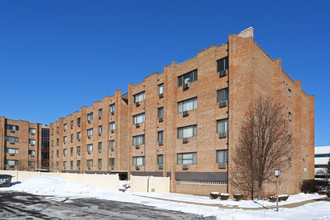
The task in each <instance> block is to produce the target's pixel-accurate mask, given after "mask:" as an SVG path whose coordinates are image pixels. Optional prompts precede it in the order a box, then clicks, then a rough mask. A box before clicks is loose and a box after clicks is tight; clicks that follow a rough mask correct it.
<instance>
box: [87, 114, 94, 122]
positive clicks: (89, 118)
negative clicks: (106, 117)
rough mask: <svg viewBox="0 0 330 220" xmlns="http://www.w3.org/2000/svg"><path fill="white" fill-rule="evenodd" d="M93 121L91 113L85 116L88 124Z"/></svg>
mask: <svg viewBox="0 0 330 220" xmlns="http://www.w3.org/2000/svg"><path fill="white" fill-rule="evenodd" d="M92 119H93V112H92V113H89V114H88V115H87V121H88V122H90V121H91V120H92Z"/></svg>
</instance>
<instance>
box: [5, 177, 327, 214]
mask: <svg viewBox="0 0 330 220" xmlns="http://www.w3.org/2000/svg"><path fill="white" fill-rule="evenodd" d="M124 184H129V183H128V182H127V183H124V182H123V183H122V186H121V188H123V185H124ZM4 190H15V191H21V192H27V193H32V194H37V195H48V196H51V197H49V198H50V199H56V200H58V201H63V200H64V199H65V200H68V199H76V198H91V197H92V198H98V199H106V200H114V201H119V202H130V203H139V204H144V205H149V206H155V207H157V208H161V209H168V210H173V211H182V212H187V213H193V214H198V215H203V216H216V217H217V219H219V220H222V219H223V220H227V219H228V220H233V219H247V220H249V219H253V220H254V219H265V218H267V219H271V220H275V219H276V220H278V219H299V220H304V219H320V220H321V219H322V220H327V219H329V220H330V201H320V202H313V203H309V204H306V205H303V206H300V207H297V208H280V210H279V212H276V211H274V209H273V208H270V209H261V210H244V209H241V208H219V207H217V206H208V204H209V205H210V204H222V205H227V206H234V207H235V206H239V207H250V208H251V207H255V206H257V204H254V203H253V202H251V201H240V202H236V201H233V200H228V201H220V200H211V199H210V198H209V197H205V196H204V197H203V196H193V195H185V194H177V193H137V194H131V193H128V192H121V191H116V192H115V191H105V190H102V189H99V188H96V187H94V186H90V185H86V184H80V183H74V182H71V181H69V180H66V179H63V178H61V177H55V176H38V177H33V178H30V179H27V180H25V181H22V183H20V184H15V185H13V186H11V187H8V188H0V191H4ZM138 195H144V196H151V197H157V198H166V199H172V200H179V201H189V202H191V201H193V202H197V203H202V204H205V205H195V204H187V203H184V202H173V201H164V200H157V199H152V198H145V197H140V196H138ZM313 198H320V196H318V195H308V194H307V195H305V194H298V195H293V196H290V197H289V199H288V201H287V202H286V203H285V202H281V203H280V204H289V203H294V202H299V201H303V200H309V199H313ZM259 202H263V203H266V201H259ZM272 204H273V203H272ZM259 207H261V206H260V205H259Z"/></svg>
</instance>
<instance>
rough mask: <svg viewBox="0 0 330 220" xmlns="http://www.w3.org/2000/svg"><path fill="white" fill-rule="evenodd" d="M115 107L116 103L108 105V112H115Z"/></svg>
mask: <svg viewBox="0 0 330 220" xmlns="http://www.w3.org/2000/svg"><path fill="white" fill-rule="evenodd" d="M115 108H116V105H115V104H112V105H110V113H111V114H112V115H113V114H115Z"/></svg>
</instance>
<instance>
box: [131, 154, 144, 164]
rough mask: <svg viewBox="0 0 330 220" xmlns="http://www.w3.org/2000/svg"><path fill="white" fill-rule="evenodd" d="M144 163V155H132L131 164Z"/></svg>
mask: <svg viewBox="0 0 330 220" xmlns="http://www.w3.org/2000/svg"><path fill="white" fill-rule="evenodd" d="M143 165H144V156H140V157H133V166H143Z"/></svg>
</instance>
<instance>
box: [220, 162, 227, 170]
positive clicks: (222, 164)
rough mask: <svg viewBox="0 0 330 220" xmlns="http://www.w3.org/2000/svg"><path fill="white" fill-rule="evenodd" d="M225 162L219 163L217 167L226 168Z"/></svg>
mask: <svg viewBox="0 0 330 220" xmlns="http://www.w3.org/2000/svg"><path fill="white" fill-rule="evenodd" d="M226 167H227V163H219V169H226Z"/></svg>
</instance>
